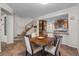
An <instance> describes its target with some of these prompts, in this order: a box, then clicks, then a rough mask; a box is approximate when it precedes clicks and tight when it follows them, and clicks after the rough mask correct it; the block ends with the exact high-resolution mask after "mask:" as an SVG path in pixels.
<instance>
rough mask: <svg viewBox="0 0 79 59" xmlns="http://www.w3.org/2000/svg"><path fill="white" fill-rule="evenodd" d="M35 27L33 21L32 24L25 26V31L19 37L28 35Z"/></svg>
mask: <svg viewBox="0 0 79 59" xmlns="http://www.w3.org/2000/svg"><path fill="white" fill-rule="evenodd" d="M33 27H34V21H31V22H30V23H28V24H26V25H25V30H24V31H23V32H22V33H21V34H20V35H18V36H25V35H26V33H27V32H28V31H29V30H30V29H32V28H33Z"/></svg>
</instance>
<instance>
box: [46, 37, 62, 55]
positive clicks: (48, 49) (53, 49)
mask: <svg viewBox="0 0 79 59" xmlns="http://www.w3.org/2000/svg"><path fill="white" fill-rule="evenodd" d="M61 41H62V39H61V38H59V37H58V38H57V43H56V46H53V45H52V46H51V47H49V46H46V47H45V51H46V52H48V53H50V54H52V55H54V56H57V55H61V54H60V52H59V48H60V45H61Z"/></svg>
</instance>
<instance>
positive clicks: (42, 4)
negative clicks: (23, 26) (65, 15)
mask: <svg viewBox="0 0 79 59" xmlns="http://www.w3.org/2000/svg"><path fill="white" fill-rule="evenodd" d="M40 4H42V5H46V4H48V3H40Z"/></svg>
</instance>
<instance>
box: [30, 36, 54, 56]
mask: <svg viewBox="0 0 79 59" xmlns="http://www.w3.org/2000/svg"><path fill="white" fill-rule="evenodd" d="M30 41H31V43H32V44H33V45H39V46H42V47H43V55H45V53H44V52H45V51H44V49H45V46H51V44H53V43H54V38H50V37H32V38H30Z"/></svg>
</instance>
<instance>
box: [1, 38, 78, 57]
mask: <svg viewBox="0 0 79 59" xmlns="http://www.w3.org/2000/svg"><path fill="white" fill-rule="evenodd" d="M17 39H20V38H17ZM60 52H61V55H62V56H79V55H78V51H77V49H76V48H72V47H69V46H67V45H63V44H62V46H61V48H60ZM25 55H26V48H25V44H24V41H23V39H20V40H16V41H15V42H14V44H8V45H6V46H5V47H3V49H2V52H0V56H25Z"/></svg>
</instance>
